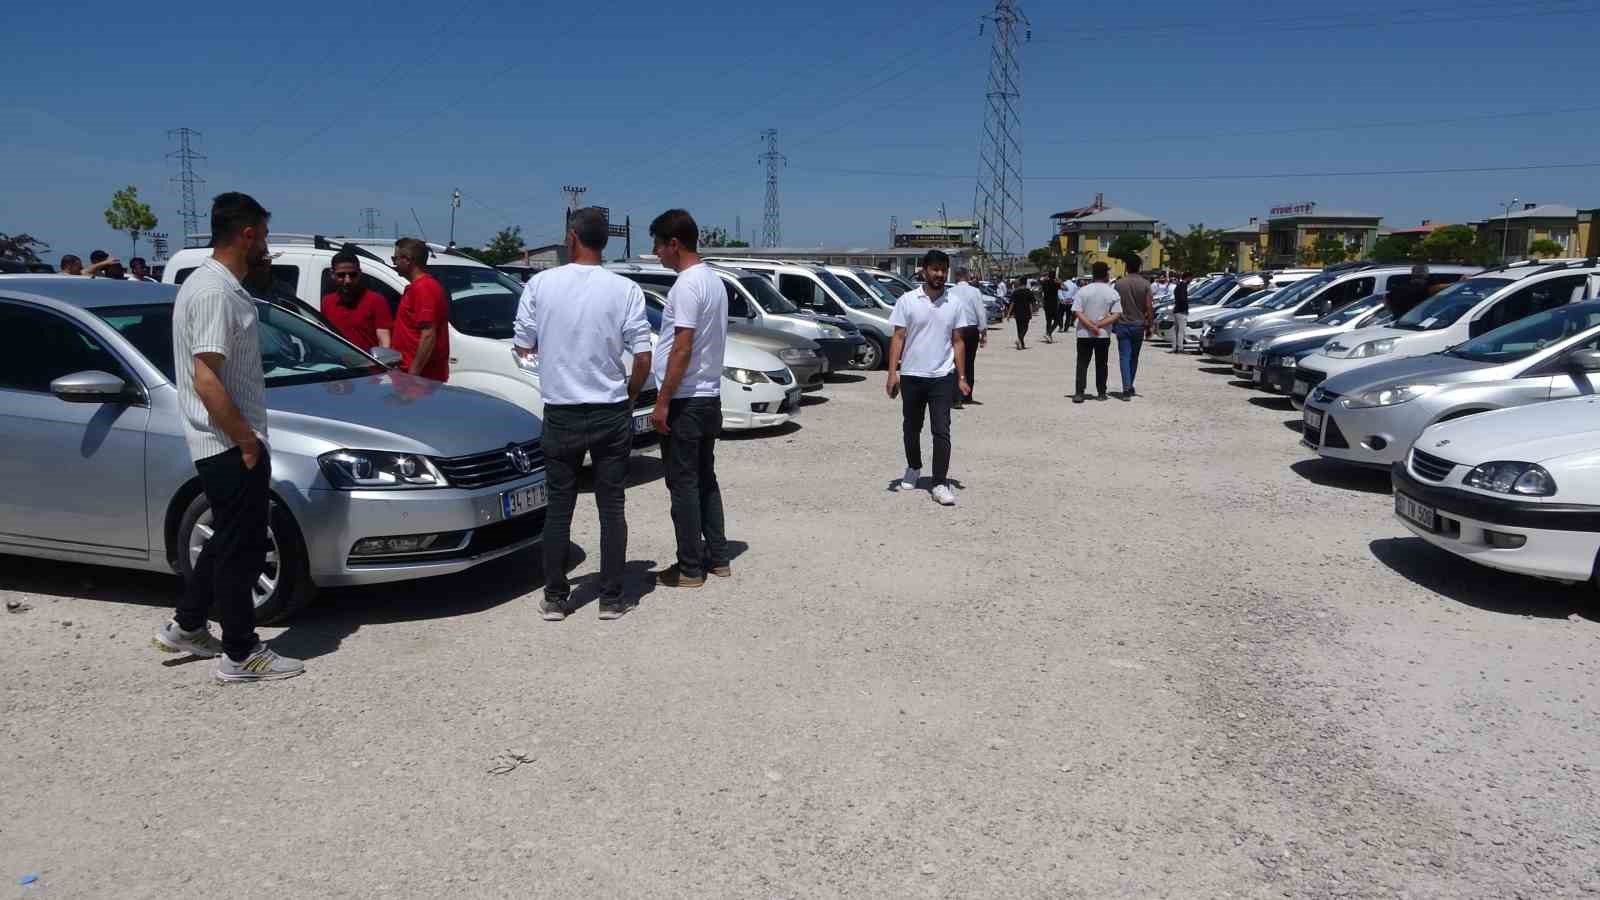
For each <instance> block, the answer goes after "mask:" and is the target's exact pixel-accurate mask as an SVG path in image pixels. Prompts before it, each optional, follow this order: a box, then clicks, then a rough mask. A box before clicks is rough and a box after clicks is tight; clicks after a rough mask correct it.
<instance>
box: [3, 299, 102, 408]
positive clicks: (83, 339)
mask: <svg viewBox="0 0 1600 900" xmlns="http://www.w3.org/2000/svg"><path fill="white" fill-rule="evenodd" d="M91 370H92V371H100V372H106V373H109V374H112V375H116V376H117V377H119V378H121V379H123V380H124V381H130V382H131V381H132V380H133V379H132V377H131V376H129V375H128V372H127V370H126V369H124V368H123V366H122V363H121V362H119V361H118V360H117V358H116V357H115V356H113V355H112V354H111V351H109V350H107V349H106V348H105V347H104V346H103V345H102V344H101V343H100V341H99V340H98V339H96V338H95V337H94V336H93V335H91V334H89V332H87V331H85V330H83V329H82V328H80V327H78V326H77V325H75V324H73V323H72V322H70V321H68V320H67V319H65V318H63V317H61V316H59V315H56V314H55V313H52V312H48V311H46V310H42V309H35V308H33V307H29V306H21V305H17V304H11V303H0V390H10V391H32V392H36V393H49V391H50V382H52V381H54V380H56V379H57V378H60V377H61V376H63V375H71V374H73V373H74V372H86V371H91Z"/></svg>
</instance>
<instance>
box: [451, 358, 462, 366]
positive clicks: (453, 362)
mask: <svg viewBox="0 0 1600 900" xmlns="http://www.w3.org/2000/svg"><path fill="white" fill-rule="evenodd" d="M458 362H461V360H459V359H457V358H456V357H454V356H452V357H450V365H452V366H453V365H455V364H456V363H458Z"/></svg>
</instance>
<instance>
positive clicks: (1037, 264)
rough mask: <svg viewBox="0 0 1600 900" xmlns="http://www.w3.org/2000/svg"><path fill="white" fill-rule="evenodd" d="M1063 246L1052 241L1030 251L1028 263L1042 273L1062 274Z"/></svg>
mask: <svg viewBox="0 0 1600 900" xmlns="http://www.w3.org/2000/svg"><path fill="white" fill-rule="evenodd" d="M1062 261H1063V260H1062V256H1061V245H1060V244H1058V243H1056V242H1055V241H1054V240H1052V241H1051V242H1050V243H1048V244H1045V245H1044V246H1043V247H1035V248H1034V249H1032V250H1029V251H1028V262H1030V263H1033V265H1034V268H1036V269H1038V270H1039V271H1041V272H1052V273H1055V274H1057V275H1059V274H1061V271H1060V270H1061V264H1062Z"/></svg>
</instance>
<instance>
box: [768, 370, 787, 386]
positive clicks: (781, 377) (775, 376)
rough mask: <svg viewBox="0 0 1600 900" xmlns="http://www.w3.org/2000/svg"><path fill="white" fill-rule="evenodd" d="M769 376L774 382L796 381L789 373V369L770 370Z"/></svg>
mask: <svg viewBox="0 0 1600 900" xmlns="http://www.w3.org/2000/svg"><path fill="white" fill-rule="evenodd" d="M767 377H768V378H771V379H772V381H773V383H774V384H789V383H790V382H792V381H794V377H793V376H791V375H790V374H789V370H788V369H778V370H777V371H775V372H768V373H767Z"/></svg>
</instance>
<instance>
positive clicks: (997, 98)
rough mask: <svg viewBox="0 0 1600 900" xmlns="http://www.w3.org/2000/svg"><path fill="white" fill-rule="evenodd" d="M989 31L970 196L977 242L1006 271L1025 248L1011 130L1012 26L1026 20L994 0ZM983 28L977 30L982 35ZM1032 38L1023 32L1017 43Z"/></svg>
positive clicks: (1014, 122)
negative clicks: (973, 185)
mask: <svg viewBox="0 0 1600 900" xmlns="http://www.w3.org/2000/svg"><path fill="white" fill-rule="evenodd" d="M984 24H985V25H993V26H994V40H993V45H992V47H991V49H990V52H989V87H988V90H987V91H986V92H985V94H984V97H985V99H986V100H987V104H986V107H985V112H984V118H983V141H984V143H982V144H981V145H979V147H978V184H977V187H976V188H975V189H974V191H973V195H972V217H973V218H974V219H977V220H978V241H979V242H980V243H981V244H982V245H983V249H984V252H985V253H987V254H988V257H989V259H990V261H991V262H992V263H996V264H999V265H1000V266H1002V267H1004V266H1008V265H1009V260H1010V259H1011V257H1012V255H1014V254H1018V253H1021V252H1022V248H1023V247H1024V246H1025V244H1024V241H1023V234H1022V222H1023V219H1022V185H1023V180H1022V147H1021V145H1020V144H1019V143H1018V141H1017V138H1016V136H1014V135H1013V131H1015V132H1017V133H1019V134H1020V133H1021V131H1022V119H1021V117H1020V116H1018V115H1017V106H1018V104H1019V102H1020V101H1021V99H1022V83H1021V82H1022V71H1021V67H1020V66H1019V65H1018V64H1017V55H1016V45H1017V43H1018V41H1017V30H1018V25H1022V26H1028V25H1029V23H1028V19H1027V17H1026V16H1024V15H1023V14H1022V10H1021V9H1019V8H1018V7H1017V4H1016V2H1015V0H995V4H994V12H992V13H990V14H989V15H987V16H985V17H984ZM983 29H984V25H979V26H978V33H979V34H982V33H983ZM1032 38H1033V29H1032V28H1031V27H1025V30H1024V33H1023V40H1031V39H1032Z"/></svg>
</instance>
